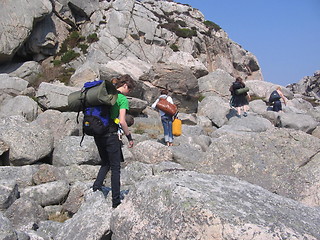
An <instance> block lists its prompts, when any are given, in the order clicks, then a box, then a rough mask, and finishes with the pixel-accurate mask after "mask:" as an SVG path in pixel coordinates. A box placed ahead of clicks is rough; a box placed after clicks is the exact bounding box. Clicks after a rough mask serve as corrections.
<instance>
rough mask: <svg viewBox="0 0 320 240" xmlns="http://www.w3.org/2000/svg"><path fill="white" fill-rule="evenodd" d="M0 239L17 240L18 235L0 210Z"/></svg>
mask: <svg viewBox="0 0 320 240" xmlns="http://www.w3.org/2000/svg"><path fill="white" fill-rule="evenodd" d="M0 239H10V240H18V235H17V233H16V231H15V230H14V228H13V226H12V224H11V222H10V220H9V219H8V218H6V217H5V216H4V215H3V213H2V212H0Z"/></svg>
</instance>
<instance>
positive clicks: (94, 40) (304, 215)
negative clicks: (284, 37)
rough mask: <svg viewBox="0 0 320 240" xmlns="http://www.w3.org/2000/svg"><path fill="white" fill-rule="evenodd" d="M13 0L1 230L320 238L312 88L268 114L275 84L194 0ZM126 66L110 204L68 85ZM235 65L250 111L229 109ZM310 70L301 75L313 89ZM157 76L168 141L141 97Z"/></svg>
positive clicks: (148, 99)
mask: <svg viewBox="0 0 320 240" xmlns="http://www.w3.org/2000/svg"><path fill="white" fill-rule="evenodd" d="M15 4H19V5H20V6H21V8H19V10H18V9H17V8H15V6H13V5H11V4H10V3H6V4H5V5H4V7H3V8H1V9H0V11H1V13H2V14H0V16H1V18H3V19H1V22H3V23H4V24H2V25H1V26H0V28H2V29H1V31H0V32H1V33H3V34H1V35H0V39H1V41H0V61H1V62H2V67H1V72H2V73H1V74H0V92H1V95H0V116H1V118H0V165H1V166H0V196H1V197H0V239H45V240H46V239H54V240H56V239H88V240H91V239H101V240H103V239H121V240H122V239H159V240H160V239H161V240H162V239H221V240H222V239H256V240H257V239H261V240H262V239H263V240H264V239H320V231H319V229H320V213H319V206H320V200H319V199H320V174H319V173H320V164H319V161H320V155H319V152H320V139H319V137H320V132H319V131H320V130H319V129H320V128H319V122H320V108H319V107H318V106H317V105H316V101H315V100H316V98H314V97H313V98H312V99H311V98H310V97H312V96H311V95H309V97H308V96H307V92H310V91H309V90H310V88H308V87H305V88H304V89H301V88H300V87H297V86H302V85H303V83H302V82H301V83H298V84H297V85H294V86H295V87H291V88H287V89H284V90H283V91H284V93H285V95H286V97H287V98H288V104H287V105H286V106H284V111H283V112H282V113H275V112H272V111H270V107H269V106H268V105H267V104H266V101H267V99H268V96H269V94H270V93H271V91H273V90H274V89H275V88H276V85H274V84H272V83H269V82H265V81H261V80H262V76H261V71H260V68H259V65H258V63H257V60H256V59H255V57H254V56H253V55H252V54H251V53H249V52H247V51H245V50H244V49H242V48H241V47H240V46H239V45H238V44H237V43H234V42H232V40H230V39H229V38H228V37H227V34H226V33H225V32H224V31H223V30H222V29H219V27H218V26H216V25H214V24H213V23H212V22H208V21H207V22H206V21H205V19H204V16H203V15H202V14H201V13H200V12H199V11H198V10H196V9H193V8H192V7H190V6H186V5H181V4H177V3H174V2H171V1H152V0H148V1H132V0H125V1H119V0H118V1H98V0H97V1H94V0H92V1H89V2H88V1H81V0H72V1H60V0H59V1H55V0H51V1H45V0H33V1H29V2H28V3H27V2H25V1H18V2H15ZM34 6H36V7H34ZM15 11H20V12H15ZM15 14H16V16H15ZM17 16H18V17H17ZM12 23H14V24H12ZM12 26H15V28H14V31H13V28H12ZM181 29H182V30H181ZM186 29H188V30H186ZM95 34H96V35H95ZM188 34H191V35H188ZM63 49H64V50H63ZM84 50H85V51H84ZM71 53H72V54H73V55H72V56H73V57H74V58H69V60H70V61H67V60H66V59H67V57H66V56H70V54H71ZM66 71H67V72H66ZM60 73H64V74H66V73H71V75H66V76H67V79H68V80H69V78H70V76H71V78H70V81H68V84H66V82H65V83H61V82H59V81H51V80H57V79H59V80H61V81H62V80H63V78H62V75H61V74H60ZM123 73H129V74H131V75H132V76H133V77H134V78H135V80H136V83H137V89H135V91H134V92H132V93H131V96H130V107H131V109H130V113H131V114H132V115H134V116H135V124H134V125H133V126H132V127H131V131H132V133H133V138H134V141H135V146H134V148H132V149H129V148H127V147H126V145H125V146H124V147H123V151H124V155H125V160H126V161H125V163H123V166H122V173H121V184H122V186H121V189H122V194H123V197H124V200H123V202H122V204H121V205H120V206H119V207H118V208H117V209H115V210H113V209H112V208H111V196H110V194H109V191H110V188H109V186H110V176H107V178H106V180H105V186H106V187H105V188H103V192H92V189H91V188H90V187H91V186H92V182H93V181H94V178H95V177H96V174H97V171H98V169H99V161H100V159H99V156H98V153H97V149H96V146H95V144H94V142H93V139H92V138H91V137H88V136H87V137H85V139H84V142H83V144H82V147H80V146H79V143H80V140H81V132H82V131H81V126H80V125H78V124H77V123H76V118H77V113H75V112H68V108H67V96H68V95H69V94H70V93H71V92H73V91H75V90H78V89H79V88H80V86H81V85H82V83H83V82H84V81H87V80H89V79H95V78H108V77H110V76H111V75H118V74H123ZM68 76H69V77H68ZM235 76H242V77H244V78H245V79H246V85H247V86H248V87H249V88H250V94H251V95H252V97H253V99H252V101H251V102H250V109H251V110H250V112H249V115H248V116H247V117H241V118H238V117H235V110H234V109H232V108H230V106H229V98H230V94H229V91H228V89H229V86H230V84H231V83H232V82H233V81H234V79H235ZM317 76H318V74H317V73H315V75H314V76H313V77H306V80H308V81H304V83H306V82H308V83H306V84H305V85H304V86H306V85H308V84H309V82H310V83H312V85H310V86H315V87H312V88H311V90H312V91H314V92H316V93H317V91H318V90H317V87H316V86H317V85H316V84H317V83H316V82H317ZM49 77H52V79H51V78H49ZM40 80H41V81H40ZM42 80H46V81H42ZM40 82H41V83H40ZM163 87H166V88H168V89H170V90H171V95H172V96H173V99H174V101H175V102H176V103H178V104H179V109H180V113H179V117H180V118H181V119H182V121H183V134H182V135H181V136H179V137H176V138H175V140H174V146H173V147H170V148H168V147H166V146H165V145H164V144H163V139H162V137H163V136H162V135H163V133H162V127H161V122H160V119H159V116H158V114H157V112H155V111H154V110H152V109H151V108H150V107H149V106H150V104H151V103H152V102H153V100H154V99H155V97H157V96H158V94H159V89H161V88H163ZM298 89H299V90H298ZM307 100H308V101H307ZM310 102H311V103H310ZM124 142H125V143H126V140H124Z"/></svg>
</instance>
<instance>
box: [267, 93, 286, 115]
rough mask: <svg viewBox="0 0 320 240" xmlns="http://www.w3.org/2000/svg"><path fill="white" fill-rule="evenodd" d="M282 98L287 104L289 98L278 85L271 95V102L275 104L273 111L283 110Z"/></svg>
mask: <svg viewBox="0 0 320 240" xmlns="http://www.w3.org/2000/svg"><path fill="white" fill-rule="evenodd" d="M281 98H282V100H283V103H284V105H287V99H286V97H285V96H284V95H283V93H282V91H281V87H277V89H276V90H274V91H273V92H272V93H271V94H270V97H269V103H270V104H273V107H272V111H275V112H279V111H282V104H281Z"/></svg>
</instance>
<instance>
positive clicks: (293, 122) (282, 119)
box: [277, 113, 318, 133]
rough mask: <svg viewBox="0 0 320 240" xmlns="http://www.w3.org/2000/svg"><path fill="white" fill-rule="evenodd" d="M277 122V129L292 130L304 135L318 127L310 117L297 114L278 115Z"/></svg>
mask: <svg viewBox="0 0 320 240" xmlns="http://www.w3.org/2000/svg"><path fill="white" fill-rule="evenodd" d="M277 122H278V126H279V127H284V128H292V129H296V130H301V131H303V132H306V133H312V131H313V130H314V129H315V128H316V127H317V126H318V122H316V121H315V120H314V119H313V117H312V116H310V115H307V114H298V113H280V114H279V116H278V119H277Z"/></svg>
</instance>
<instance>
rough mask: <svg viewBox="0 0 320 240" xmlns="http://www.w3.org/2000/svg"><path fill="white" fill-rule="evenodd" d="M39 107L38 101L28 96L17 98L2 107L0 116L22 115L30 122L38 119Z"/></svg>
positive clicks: (0, 107)
mask: <svg viewBox="0 0 320 240" xmlns="http://www.w3.org/2000/svg"><path fill="white" fill-rule="evenodd" d="M39 110H40V109H39V107H38V104H37V102H36V101H34V100H33V99H32V98H30V97H27V96H16V97H14V98H12V99H10V100H8V101H7V102H6V103H5V104H3V105H2V106H0V116H6V117H7V116H14V115H21V116H23V117H25V118H26V119H27V120H28V121H30V122H31V121H33V120H34V119H36V118H37V116H38V113H39Z"/></svg>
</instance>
